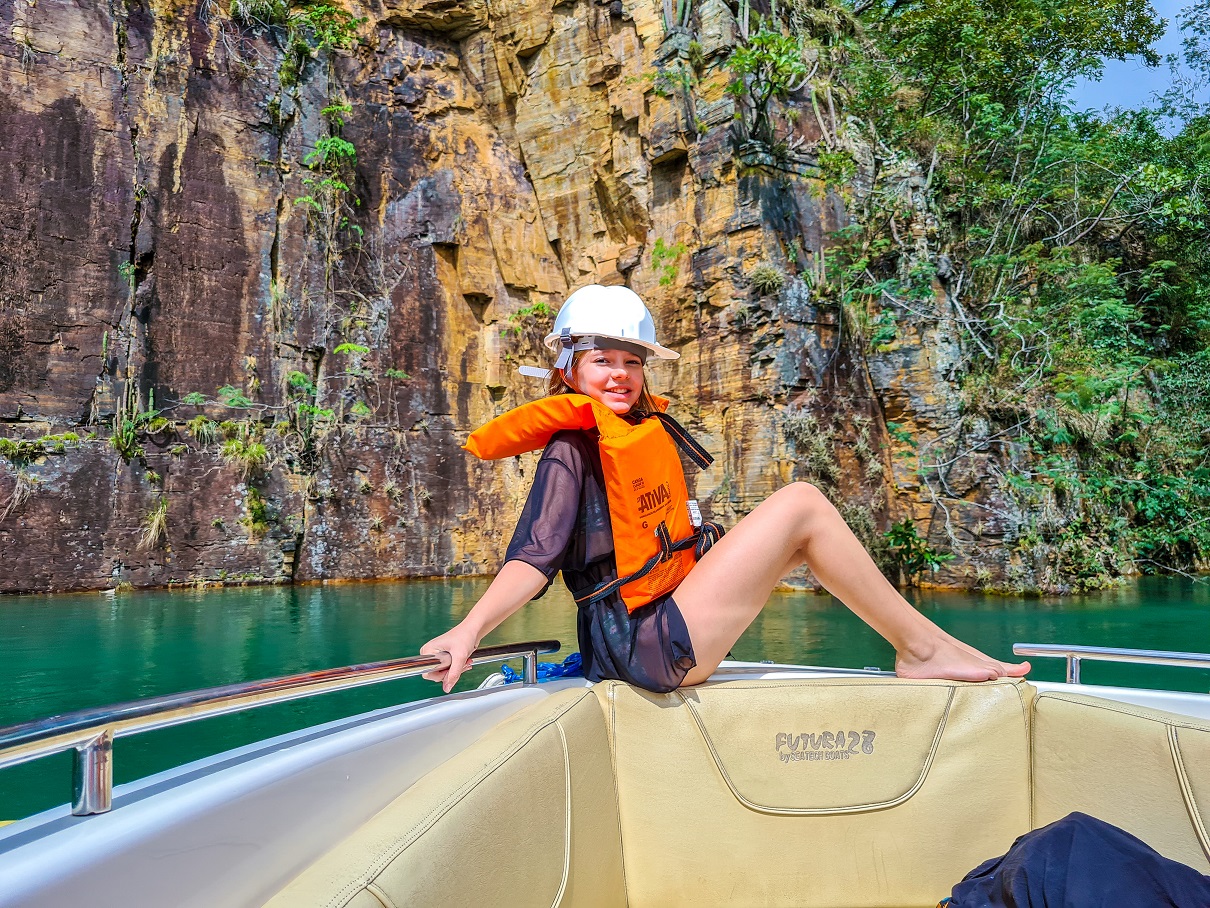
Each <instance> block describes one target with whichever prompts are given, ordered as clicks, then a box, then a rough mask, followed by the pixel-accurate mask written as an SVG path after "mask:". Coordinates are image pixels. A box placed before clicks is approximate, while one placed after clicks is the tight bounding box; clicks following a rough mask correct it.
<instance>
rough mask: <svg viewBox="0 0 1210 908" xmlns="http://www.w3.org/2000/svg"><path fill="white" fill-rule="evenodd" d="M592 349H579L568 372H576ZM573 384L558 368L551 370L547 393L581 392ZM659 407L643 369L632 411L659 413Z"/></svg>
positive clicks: (635, 413)
mask: <svg viewBox="0 0 1210 908" xmlns="http://www.w3.org/2000/svg"><path fill="white" fill-rule="evenodd" d="M592 352H593V351H592V350H577V351H576V352H575V353H574V354H573V355H572V358H571V368H570V369H568V370H567V371H568V372H575V371H576V366H578V365H580V360H581V359H583V358H584V355H585V354H586V353H592ZM580 393H582V392H580V391H577V390H576V389H575V388H573V387H572V386H571V385H569V384H568V383H567V382H565V381H564V380H563V375H562V373H561V372H559V370H558V369H551V370H550V377H549V378H547V380H546V395H547V397H554V396H555V395H556V394H580ZM659 410H660V408H659V407H657V406H656V405H655V400H654V399H653V398H652V396H651V392H650V391H648V390H647V369H646V368H645V367H644V369H643V387H642V388H641V389H640V391H639V399H638V400H637V401H635V404H634V406H633V407H631V408H630V412H631V413H633V414H634V415H635V416H649V415H650V414H652V413H658V412H659Z"/></svg>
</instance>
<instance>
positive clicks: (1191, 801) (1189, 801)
mask: <svg viewBox="0 0 1210 908" xmlns="http://www.w3.org/2000/svg"><path fill="white" fill-rule="evenodd" d="M1168 746H1169V749H1170V750H1171V752H1172V765H1173V768H1174V769H1175V770H1176V780H1177V784H1178V786H1179V787H1180V790H1181V798H1182V800H1184V802H1185V809H1186V810H1187V811H1188V812H1189V819H1190V821H1191V822H1192V823H1193V834H1194V835H1195V836H1196V837H1197V841H1198V844H1199V845H1201V846H1202V852H1203V853H1204V854H1205V855H1206V859H1207V860H1210V838H1207V836H1206V824H1205V823H1204V822H1203V821H1202V814H1201V810H1200V808H1199V807H1198V804H1197V799H1196V798H1194V796H1193V786H1192V784H1191V783H1190V781H1189V774H1188V772H1187V771H1186V769H1185V758H1184V757H1183V756H1182V755H1181V746H1180V741H1179V740H1178V738H1177V731H1176V728H1175V726H1172V725H1169V726H1168Z"/></svg>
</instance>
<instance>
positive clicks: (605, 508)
mask: <svg viewBox="0 0 1210 908" xmlns="http://www.w3.org/2000/svg"><path fill="white" fill-rule="evenodd" d="M546 344H547V346H548V347H551V348H552V349H554V350H558V351H559V359H558V361H557V362H556V363H555V368H554V370H553V372H552V373H551V374H550V388H549V391H550V396H548V397H546V398H544V399H543V400H541V401H535V402H534V403H531V404H526V405H524V406H522V407H519V408H517V409H516V410H513V411H510V412H509V413H506V414H505V415H504V416H501V417H499V418H498V419H496V420H493V421H492V422H491V423H488V425H487V426H485V427H483V428H482V429H480V430H479V431H477V432H475V433H473V434H472V435H471V437H470V439H468V441H467V445H466V447H467V449H468V450H470V451H471V452H472V453H475V454H477V455H479V456H481V457H486V458H497V457H506V456H511V455H513V454H517V453H520V452H522V451H527V450H536V449H538V448H541V447H543V446H545V449H544V451H543V454H542V459H541V460H540V461H539V463H538V467H537V470H536V472H535V474H534V484H533V487H532V489H531V490H530V494H529V499H528V500H527V502H526V504H525V508H524V510H523V511H522V514H521V519H520V521H519V522H518V525H517V529H516V531H515V532H514V534H513V538H512V542H511V543H510V544H509V547H508V551H507V553H506V555H505V563H504V567H503V568H502V569H501V570H500V573H499V574H498V575H497V576H496V578H495V579H494V580H493V581H492V583H491V585H490V586H489V587H488V589H487V591H486V592H485V593H484V594H483V598H481V599H480V600H479V601H478V602H477V603H476V604H475V606H474V608H472V609H471V611H470V612H469V613H468V614H467V616H466V618H464V619H463V620H462V621H461V622H460V623H459V624H458V626H457V627H455V628H454V629H453V630H451V631H449V632H448V633H445V634H442V635H441V636H440V637H436V638H435V639H433V640H430V641H429V642H428V643H426V644H425V645H424V646H423V647H421V649H420V652H421V653H422V654H426V655H433V654H438V653H448V654H449V657H450V664H449V667H448V668H441V669H438V670H434V671H432V672H429V673H427V674H426V675H425V677H426V678H429V679H430V680H433V681H440V682H441V684H442V687H443V689H444V690H445V691H446V692H447V693H448V692H449V691H450V690H451V689H452V688H453V686H454V684H455V683H456V682H457V681H458V676H459V675H461V674H462V672H463V671H464V670H465V669H466V668H468V667H469V665H470V663H469V656H470V654H471V653H472V652H473V651H474V650H475V648H476V647H478V646H479V642H480V640H482V639H483V637H484V636H485V635H486V634H487V633H488V632H490V631H491V630H492V629H493V628H495V627H496V626H497V625H499V624H500V622H502V621H503V620H504V619H505V618H507V617H508V616H509V615H511V614H512V613H513V612H515V611H516V610H517V609H519V608H520V607H521V606H522V605H524V604H525V603H526V602H528V601H529V600H530V599H532V598H536V597H538V596H541V595H542V594H543V593H544V592H545V591H546V589H547V588H548V587H549V586H550V583H551V581H552V580H553V578H554V576H555V574H556V573H558V572H559V571H560V570H561V571H562V572H563V579H564V581H565V582H566V584H567V587H568V589H569V590H571V591H572V594H573V595H574V596H575V598H576V600H577V602H578V603H579V609H578V616H577V632H578V636H579V643H580V652H581V655H582V657H583V663H584V673H585V676H586V677H587V678H588V679H589V680H593V681H600V680H604V679H607V678H617V679H620V680H623V681H627V682H630V683H632V684H635V685H637V686H639V687H642V688H645V689H647V690H651V691H656V692H666V691H670V690H674V689H675V688H677V687H680V686H682V685H691V684H700V683H701V682H703V681H705V680H706V679H707V678H709V677H710V675H711V674H712V673H713V672H714V670H715V669H716V668H717V667H718V665H719V663H720V662H721V661H722V660H723V658H724V657H725V656H726V655H727V652H728V651H729V650H730V649H731V646H732V645H733V644H734V643H735V641H736V640H738V639H739V636H740V634H741V633H743V631H744V628H746V627H747V626H748V625H749V624H750V623H751V622H752V619H753V618H755V617H756V614H757V612H759V611H760V610H761V608H762V607H763V606H764V604H765V601H766V600H767V599H768V597H769V594H770V592H772V590H773V588H774V587H775V586H776V585H777V583H778V581H779V580H781V578H782V577H784V576H785V575H786V574H787V573H789V572H790V571H791V570H793V569H794V568H796V567H798V566H799V565H801V564H806V565H807V567H808V568H810V570H811V573H812V574H814V575H815V577H816V579H817V580H818V581H819V582H820V583H821V584H823V586H824V588H825V589H827V590H828V592H830V593H831V594H832V595H834V596H835V597H836V598H838V599H840V600H841V601H842V602H843V603H845V605H847V606H848V607H849V608H850V609H852V610H853V611H854V612H855V613H856V614H857V615H858V616H859V617H860V618H861V619H862V620H864V621H865V622H866V623H867V624H869V625H870V626H871V627H872V628H874V630H876V631H877V632H878V633H879V634H881V635H882V636H883V637H885V638H886V639H887V641H888V642H890V644H891V645H892V646H893V647H894V648H895V672H896V674H898V675H899V676H900V677H906V678H943V679H950V680H957V681H988V680H992V679H995V678H1001V677H1005V676H1010V677H1020V676H1023V675H1024V674H1025V673H1026V672H1028V671H1029V663H1019V664H1012V663H1005V662H1000V661H998V660H996V659H992V658H990V657H988V656H985V655H984V654H983V653H981V652H979V651H978V650H975V649H973V648H971V647H969V646H967V645H966V644H964V643H962V642H961V641H959V640H957V639H955V638H954V637H951V636H950V635H949V634H947V633H946V632H945V631H943V630H941V628H939V627H937V625H935V624H933V622H931V621H929V619H928V618H926V617H924V616H923V615H921V614H920V613H919V612H918V611H916V609H915V608H913V607H912V606H911V605H910V604H909V603H908V602H907V600H905V599H904V598H903V597H902V596H901V595H899V593H898V591H896V589H895V588H894V587H893V586H892V585H891V584H890V583H889V582H888V581H887V580H886V578H884V577H883V575H882V572H881V571H879V570H878V567H877V566H876V565H875V564H874V561H873V559H871V558H870V556H869V554H868V553H867V552H866V551H865V549H864V548H863V547H862V545H861V543H860V542H859V541H858V540H857V538H856V537H855V536H854V535H853V533H852V532H851V531H850V530H849V528H848V526H847V525H846V524H845V522H844V520H843V519H842V518H841V516H840V514H839V513H838V512H837V510H836V508H834V507H833V506H832V504H831V503H830V502H829V501H828V500H827V499H826V498H825V497H824V496H823V494H822V493H821V492H820V491H819V490H818V489H817V488H815V487H814V486H812V485H809V484H807V483H802V482H796V483H793V484H791V485H788V486H786V487H784V488H782V489H779V490H778V491H777V492H775V493H774V494H773V495H771V496H770V497H769V498H768V499H767V500H766V501H765V502H763V503H762V504H761V505H760V506H758V507H757V508H756V509H755V510H753V511H752V512H751V513H750V514H748V515H747V516H746V517H744V518H743V519H742V520H741V521H740V522H739V523H738V524H737V525H736V526H735V528H734V529H733V530H731V531H730V532H729V533H727V534H726V536H723V537H722V538H721V539H717V542H714V540H715V539H716V538H717V536H719V535H721V530H718V531H717V533H716V532H714V531H713V530H712V528H711V526H710V525H706V526H704V527H700V526H699V527H696V528H695V526H694V525H695V524H700V520H694V519H693V518H694V516H695V514H694V512H695V511H696V503H692V502H689V501H688V500H687V499H688V496H687V494H686V493H685V491H684V486H685V484H684V476H683V474H682V473H681V470H680V462H679V460H678V459H677V456H676V451H675V448H674V447H673V444H672V440H674V439H675V440H677V441H678V442H680V443H684V444H685V445H688V446H690V447H693V445H692V441H691V440H688V439H687V436H685V435H684V433H683V430H681V429H680V427H679V426H677V425H676V423H675V422H673V421H672V420H670V419H668V417H666V416H663V415H662V413H661V412H660V411H661V409H662V405H663V404H664V403H666V402H663V401H660V400H659V399H657V398H653V397H652V395H651V394H650V393H648V390H647V384H646V381H645V378H644V372H643V366H644V363H645V361H646V359H647V358H648V356H651V355H654V356H656V357H658V358H660V359H675V358H677V357H678V356H679V354H677V353H675V352H673V351H672V350H669V349H668V348H666V347H663V346H661V345H660V344H658V343H656V341H655V328H654V324H653V322H652V319H651V314H650V313H649V312H648V311H647V307H646V306H645V305H643V301H642V300H641V299H639V297H638V295H637V294H635V293H634V292H633V291H631V290H629V289H627V288H625V287H601V286H598V285H592V286H588V287H583V288H581V289H580V290H577V291H576V292H575V293H573V294H572V295H571V296H570V297H569V298H568V300H567V302H565V303H564V304H563V307H562V308H561V309H560V310H559V314H558V316H557V317H556V319H555V326H554V331H553V332H552V333H551V334H550V335H548V336H547V338H546ZM696 451H697V454H693V453H691V452H687V453H691V456H693V457H698V456H699V455H700V456H701V457H705V460H704V461H700V460H699V464H700V465H703V466H704V465H705V464H706V463H708V462H709V459H708V456H706V455H705V454H704V452H702V451H701V450H700V449H696ZM711 542H714V544H713V545H710V543H711Z"/></svg>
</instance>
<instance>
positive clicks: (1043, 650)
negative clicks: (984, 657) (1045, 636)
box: [1013, 643, 1210, 684]
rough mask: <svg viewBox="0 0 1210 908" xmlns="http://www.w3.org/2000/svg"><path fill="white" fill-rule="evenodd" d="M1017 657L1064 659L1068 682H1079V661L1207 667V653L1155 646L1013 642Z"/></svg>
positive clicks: (1208, 658) (1209, 665)
mask: <svg viewBox="0 0 1210 908" xmlns="http://www.w3.org/2000/svg"><path fill="white" fill-rule="evenodd" d="M1013 653H1014V654H1015V655H1018V656H1043V657H1049V658H1055V659H1066V660H1067V683H1068V684H1079V683H1080V662H1081V660H1083V659H1090V660H1092V661H1095V662H1134V663H1138V664H1140V665H1181V666H1184V667H1185V668H1210V655H1208V654H1206V653H1170V652H1165V651H1164V650H1158V649H1119V648H1117V647H1112V646H1063V645H1062V644H1058V643H1014V644H1013Z"/></svg>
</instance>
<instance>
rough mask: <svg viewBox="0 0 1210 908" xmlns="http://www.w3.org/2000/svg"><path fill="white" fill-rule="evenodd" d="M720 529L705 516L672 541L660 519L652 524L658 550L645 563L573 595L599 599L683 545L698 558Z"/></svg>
mask: <svg viewBox="0 0 1210 908" xmlns="http://www.w3.org/2000/svg"><path fill="white" fill-rule="evenodd" d="M725 532H726V530H724V529H723V527H722V525H721V524H718V523H714V522H713V521H711V520H707V521H706V522H705V523H703V524H702V525H701V526H700V527H698V529H697V530H695V531H694V532H693V534H692V535H690V536H686V537H685V538H684V539H678V540H677V541H676V542H673V541H672V537H671V536H670V535H669V533H668V527H667V526H665V525H664V523H663V522H662V521H661V523H660V525H659V526H657V527H656V528H655V535H656V536H657V537H658V538H659V540H660V550H659V551H658V552H656V553H655V554H654V555H652V556H651V557H650V558H648V559H647V563H646V564H644V565H643V566H642V567H641V568H639V569H638V570H637V571H635V572H634V573H633V574H628V575H627V576H625V577H617V578H615V579H613V580H606V581H605V582H604V583H598V584H597V585H596V586H594V587H593V588H592V589H590V590H589V591H588V592H587V593H585V594H584V595H583V596H576V597H575V598H576V604H577V605H592V604H594V603H596V602H600V601H601V600H602V599H604V598H606V597H607V596H610V595H612V594H613V593H615V592H617V591H618V590H620V589H621V588H622V587H624V586H625V585H626V584H628V583H630V582H631V581H633V580H639V579H641V578H643V577H646V576H647V575H648V574H650V573H651V572H652V571H654V570H655V569H656V567H657V566H658V565H659V564H660V563H661V562H664V561H667V560H668V559H669V558H671V557H672V555H673V553H675V552H683V551H685V550H686V549H693V550H694V554H696V555H697V557H698V558H699V559H700V558H701V557H702V556H703V555H705V554H706V552H708V551H710V547H711V546H712V545H714V543H716V542H718V541H719V539H721V538H722V536H723V533H725Z"/></svg>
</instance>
